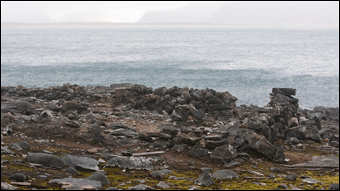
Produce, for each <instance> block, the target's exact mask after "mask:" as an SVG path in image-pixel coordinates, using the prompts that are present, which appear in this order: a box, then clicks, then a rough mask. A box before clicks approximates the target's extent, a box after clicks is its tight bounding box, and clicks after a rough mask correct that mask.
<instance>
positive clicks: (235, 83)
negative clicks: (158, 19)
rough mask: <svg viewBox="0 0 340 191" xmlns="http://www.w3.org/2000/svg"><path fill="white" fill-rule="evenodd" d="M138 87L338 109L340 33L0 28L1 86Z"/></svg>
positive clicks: (244, 28) (265, 29) (300, 29)
mask: <svg viewBox="0 0 340 191" xmlns="http://www.w3.org/2000/svg"><path fill="white" fill-rule="evenodd" d="M125 82H128V83H138V84H143V85H146V86H149V87H153V88H157V87H161V86H166V87H168V88H169V87H172V86H178V87H185V86H187V87H189V88H190V87H193V88H197V89H205V88H206V87H208V88H212V89H214V90H216V91H229V92H230V93H231V94H232V95H234V96H235V97H237V98H238V101H237V105H241V104H254V105H258V106H264V105H266V104H267V103H268V102H269V93H270V92H271V89H272V88H273V87H288V88H296V89H297V95H296V96H295V97H296V98H298V99H299V104H300V107H301V108H303V109H312V108H314V107H315V106H319V105H322V106H326V107H339V28H338V27H307V26H306V27H293V26H289V27H283V26H222V25H221V26H217V25H216V26H210V25H200V26H195V25H190V26H189V25H188V26H173V25H172V26H171V25H144V26H141V25H131V26H129V25H127V26H124V25H117V26H95V27H94V26H25V27H2V28H1V86H17V85H19V84H21V85H23V86H25V87H30V86H34V87H49V86H61V85H63V84H65V83H71V84H78V85H83V86H87V85H104V86H109V85H110V84H112V83H125Z"/></svg>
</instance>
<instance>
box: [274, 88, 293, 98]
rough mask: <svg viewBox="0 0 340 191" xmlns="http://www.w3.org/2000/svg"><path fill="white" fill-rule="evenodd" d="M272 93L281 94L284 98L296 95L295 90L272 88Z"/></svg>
mask: <svg viewBox="0 0 340 191" xmlns="http://www.w3.org/2000/svg"><path fill="white" fill-rule="evenodd" d="M272 93H274V94H278V93H280V94H282V95H285V96H291V95H295V94H296V89H293V88H273V89H272Z"/></svg>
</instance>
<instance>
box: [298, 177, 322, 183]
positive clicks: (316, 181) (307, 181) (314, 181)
mask: <svg viewBox="0 0 340 191" xmlns="http://www.w3.org/2000/svg"><path fill="white" fill-rule="evenodd" d="M301 180H302V182H306V183H308V184H316V183H319V182H320V181H318V180H315V179H311V178H304V179H301Z"/></svg>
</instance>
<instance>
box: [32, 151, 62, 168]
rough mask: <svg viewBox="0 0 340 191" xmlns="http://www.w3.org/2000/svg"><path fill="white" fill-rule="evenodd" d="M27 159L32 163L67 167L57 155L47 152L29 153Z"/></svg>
mask: <svg viewBox="0 0 340 191" xmlns="http://www.w3.org/2000/svg"><path fill="white" fill-rule="evenodd" d="M26 160H27V161H28V162H31V163H37V164H42V165H44V166H48V167H51V166H58V167H62V168H64V167H65V164H64V162H63V161H62V160H61V159H60V158H59V157H57V156H54V155H52V154H46V153H28V155H27V156H26Z"/></svg>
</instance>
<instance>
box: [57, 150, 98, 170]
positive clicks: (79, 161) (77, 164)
mask: <svg viewBox="0 0 340 191" xmlns="http://www.w3.org/2000/svg"><path fill="white" fill-rule="evenodd" d="M61 160H62V161H63V162H64V163H65V165H67V166H70V167H74V168H76V169H77V168H78V169H82V170H92V171H96V170H99V167H98V164H99V162H98V161H97V160H96V159H93V158H91V157H81V156H73V155H69V154H65V155H63V156H61Z"/></svg>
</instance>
